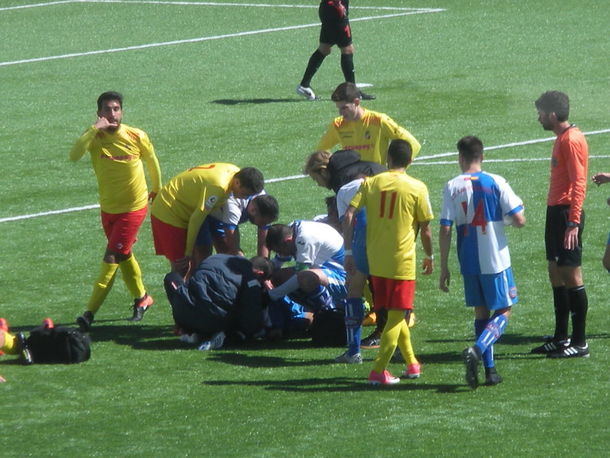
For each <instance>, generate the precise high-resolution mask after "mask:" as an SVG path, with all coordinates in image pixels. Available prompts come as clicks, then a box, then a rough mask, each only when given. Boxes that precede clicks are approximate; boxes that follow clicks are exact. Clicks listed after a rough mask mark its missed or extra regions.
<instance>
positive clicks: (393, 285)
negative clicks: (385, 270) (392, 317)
mask: <svg viewBox="0 0 610 458" xmlns="http://www.w3.org/2000/svg"><path fill="white" fill-rule="evenodd" d="M369 281H370V283H371V286H372V290H373V303H374V304H375V310H380V309H388V310H413V302H414V299H415V280H394V279H393V278H383V277H375V276H374V275H371V276H370V280H369Z"/></svg>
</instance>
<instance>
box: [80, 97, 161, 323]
mask: <svg viewBox="0 0 610 458" xmlns="http://www.w3.org/2000/svg"><path fill="white" fill-rule="evenodd" d="M122 120H123V97H122V95H121V94H119V93H118V92H104V93H103V94H101V95H100V96H99V98H98V100H97V121H96V122H95V124H93V125H92V126H91V127H89V128H88V129H87V130H86V131H85V133H84V134H83V135H82V136H81V137H80V138H79V139H78V140H77V142H76V143H75V145H74V147H73V148H72V150H71V151H70V160H72V161H78V160H79V159H80V158H81V157H82V156H83V155H84V154H85V152H87V151H89V152H90V153H91V162H92V164H93V169H94V171H95V175H96V177H97V182H98V189H99V195H100V207H101V217H102V226H103V228H104V232H105V234H106V237H107V239H108V244H107V246H106V251H105V253H104V257H103V260H102V266H101V269H100V273H99V276H98V278H97V280H96V282H95V284H94V286H93V293H92V295H91V297H90V299H89V302H88V304H87V310H86V311H85V312H84V313H83V314H82V315H81V316H79V317H78V318H77V320H76V321H77V323H78V325H79V326H80V328H81V329H82V330H83V331H87V330H89V329H90V327H91V323H92V322H93V317H94V315H95V313H96V312H97V311H98V310H99V308H100V307H101V306H102V303H103V302H104V299H105V298H106V296H107V295H108V292H109V291H110V288H112V284H113V282H114V278H115V274H116V272H117V270H118V269H120V270H121V273H122V277H123V281H124V282H125V285H126V286H127V289H128V290H129V292H130V293H131V294H132V296H133V297H134V302H133V316H132V318H131V320H132V321H139V320H141V319H142V316H143V315H144V312H145V311H146V310H148V308H149V307H150V306H151V305H153V299H152V297H151V296H149V295H148V294H147V293H146V289H145V288H144V284H143V282H142V272H141V270H140V266H139V264H138V261H137V260H136V258H135V255H134V254H133V252H132V251H131V248H132V246H133V244H134V243H135V242H136V238H137V234H138V230H139V228H140V226H141V225H142V222H143V221H144V218H145V217H146V212H147V207H148V199H149V197H150V198H154V196H155V194H156V193H157V192H158V191H159V188H160V187H161V170H160V168H159V162H158V161H157V157H156V156H155V150H154V148H153V145H152V143H151V142H150V140H149V138H148V135H146V133H145V132H144V131H142V130H140V129H136V128H134V127H130V126H128V125H126V124H123V123H122ZM143 163H145V164H146V166H147V169H148V172H149V175H150V180H151V182H152V190H151V193H150V195H149V193H148V189H147V186H146V177H145V175H144V167H143Z"/></svg>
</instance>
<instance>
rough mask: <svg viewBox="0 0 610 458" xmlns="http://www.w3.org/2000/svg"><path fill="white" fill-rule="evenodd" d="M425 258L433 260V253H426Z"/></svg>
mask: <svg viewBox="0 0 610 458" xmlns="http://www.w3.org/2000/svg"><path fill="white" fill-rule="evenodd" d="M426 259H429V260H430V261H434V255H433V254H431V255H430V256H428V255H426Z"/></svg>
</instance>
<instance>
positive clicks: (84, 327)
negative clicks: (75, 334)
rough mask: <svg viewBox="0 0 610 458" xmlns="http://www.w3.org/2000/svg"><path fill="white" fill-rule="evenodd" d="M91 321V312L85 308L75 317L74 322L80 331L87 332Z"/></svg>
mask: <svg viewBox="0 0 610 458" xmlns="http://www.w3.org/2000/svg"><path fill="white" fill-rule="evenodd" d="M91 323H93V313H92V312H90V311H89V310H87V311H86V312H85V313H83V314H82V315H81V316H79V317H78V318H77V319H76V324H78V327H79V328H80V330H81V331H82V332H87V331H89V330H90V329H91Z"/></svg>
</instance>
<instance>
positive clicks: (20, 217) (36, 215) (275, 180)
mask: <svg viewBox="0 0 610 458" xmlns="http://www.w3.org/2000/svg"><path fill="white" fill-rule="evenodd" d="M608 132H610V129H603V130H596V131H592V132H583V133H584V134H585V135H588V136H590V135H598V134H605V133H608ZM552 140H555V137H551V138H539V139H535V140H526V141H522V142H514V143H507V144H505V145H496V146H489V147H486V148H485V150H486V151H489V150H496V149H504V148H513V147H516V146H523V145H532V144H534V143H543V142H548V141H552ZM455 154H457V153H456V152H451V153H442V154H434V155H430V156H425V157H420V158H418V159H420V160H426V159H433V158H438V157H445V156H451V155H455ZM606 158H610V155H595V156H589V159H606ZM548 160H549V158H548V157H540V158H517V159H515V158H509V159H485V163H489V162H532V161H548ZM448 164H455V160H452V161H436V162H418V163H416V164H414V165H448ZM306 176H307V175H290V176H286V177H280V178H270V179H269V180H265V183H279V182H282V181H289V180H297V179H300V178H305V177H306ZM99 207H100V206H99V204H93V205H85V206H82V207H72V208H64V209H61V210H51V211H46V212H41V213H32V214H29V215H18V216H9V217H6V218H0V223H6V222H9V221H20V220H24V219H31V218H39V217H41V216H49V215H59V214H63V213H72V212H78V211H83V210H92V209H96V208H99Z"/></svg>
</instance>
